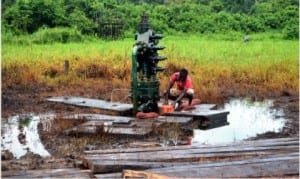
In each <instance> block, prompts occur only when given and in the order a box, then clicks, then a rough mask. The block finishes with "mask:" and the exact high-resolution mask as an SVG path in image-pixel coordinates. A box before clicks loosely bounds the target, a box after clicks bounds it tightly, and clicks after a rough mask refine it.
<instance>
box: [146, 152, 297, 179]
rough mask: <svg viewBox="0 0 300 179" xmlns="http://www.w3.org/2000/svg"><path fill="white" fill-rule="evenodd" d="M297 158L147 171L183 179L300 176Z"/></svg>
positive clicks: (278, 158) (265, 159)
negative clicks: (200, 178)
mask: <svg viewBox="0 0 300 179" xmlns="http://www.w3.org/2000/svg"><path fill="white" fill-rule="evenodd" d="M297 156H299V153H297V154H296V155H291V156H287V157H271V158H264V159H259V160H258V159H250V160H244V161H231V162H219V163H211V164H198V165H189V166H182V167H170V168H162V169H149V170H146V171H149V172H153V173H157V174H163V175H168V176H173V177H182V178H185V177H187V178H199V177H205V178H207V177H213V178H223V177H274V176H286V175H299V159H298V158H297ZM267 157H270V156H267Z"/></svg>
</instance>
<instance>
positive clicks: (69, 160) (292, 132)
mask: <svg viewBox="0 0 300 179" xmlns="http://www.w3.org/2000/svg"><path fill="white" fill-rule="evenodd" d="M62 95H66V96H68V95H72V96H81V97H89V98H95V99H106V100H107V99H108V96H107V95H106V94H104V93H99V92H98V89H97V86H94V87H89V88H88V89H85V88H81V87H80V86H68V87H66V86H61V87H51V86H46V85H43V84H36V85H32V86H27V87H26V88H24V86H23V87H22V86H10V87H7V86H5V87H4V88H3V87H2V99H1V100H2V109H1V110H2V120H4V119H6V118H8V117H10V116H13V115H17V114H26V113H34V114H42V113H49V112H52V113H56V114H60V113H61V114H63V113H68V114H72V113H73V114H78V113H102V112H103V111H100V110H97V109H92V108H80V107H75V106H71V105H64V104H59V103H51V102H47V101H45V99H46V98H47V97H54V96H62ZM223 95H224V100H223V101H220V104H222V103H224V102H225V101H226V98H227V97H228V99H229V97H232V91H228V94H227V95H226V92H224V93H223ZM259 98H260V99H263V98H264V97H259ZM268 98H269V97H268ZM269 99H270V98H269ZM271 99H274V101H275V102H274V108H278V109H283V110H284V112H285V116H284V117H285V118H286V119H287V123H286V125H285V127H284V128H283V130H282V131H281V132H279V133H274V132H268V133H265V134H262V135H258V136H256V137H255V138H253V139H254V140H255V139H262V138H280V137H299V95H298V94H293V93H290V92H283V93H282V94H281V95H280V96H277V97H273V98H271ZM254 100H256V99H254ZM56 122H57V123H59V122H61V123H63V122H64V121H62V120H57V121H56ZM81 122H83V121H81ZM64 125H65V127H70V126H72V125H74V126H75V125H78V122H76V123H72V122H71V123H68V124H64ZM63 130H64V127H61V128H55V129H53V130H52V131H44V130H43V129H42V126H39V131H40V138H41V141H42V142H43V144H44V146H45V149H46V150H48V152H49V153H50V154H51V157H47V158H41V157H40V156H38V155H35V154H32V153H30V152H29V153H28V154H26V155H25V156H23V157H21V159H18V160H17V159H15V158H14V157H13V156H12V155H11V154H10V153H9V152H8V151H2V171H4V170H23V169H42V168H62V167H64V168H68V167H76V166H77V167H78V166H80V162H79V161H80V159H81V156H82V153H83V151H84V150H89V149H111V148H124V147H130V144H131V143H133V142H135V141H141V142H142V141H148V142H153V143H155V142H157V141H158V138H157V137H156V136H148V137H145V138H130V137H126V136H108V135H106V134H98V135H93V136H76V135H73V136H70V135H64V134H63Z"/></svg>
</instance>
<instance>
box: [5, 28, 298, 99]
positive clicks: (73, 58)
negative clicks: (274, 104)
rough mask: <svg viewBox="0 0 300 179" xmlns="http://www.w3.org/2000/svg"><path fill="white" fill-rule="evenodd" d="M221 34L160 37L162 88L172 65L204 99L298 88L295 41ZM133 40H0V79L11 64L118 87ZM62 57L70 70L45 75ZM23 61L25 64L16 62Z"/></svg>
mask: <svg viewBox="0 0 300 179" xmlns="http://www.w3.org/2000/svg"><path fill="white" fill-rule="evenodd" d="M224 36H225V35H215V36H201V35H177V36H166V37H165V38H164V39H162V40H161V41H160V44H161V45H163V46H165V47H166V49H164V50H163V51H161V52H160V54H161V55H164V56H167V57H168V59H167V60H166V61H163V62H160V66H165V67H168V70H167V72H165V73H162V74H161V75H160V77H161V79H162V80H161V81H162V83H161V84H162V85H161V86H162V88H163V87H164V86H166V83H167V81H168V75H169V74H170V73H171V72H172V71H174V70H176V69H179V68H182V67H185V68H187V69H188V70H189V71H190V74H191V76H192V78H193V80H194V86H195V89H196V90H197V91H198V95H199V96H200V97H201V98H205V99H207V100H208V101H214V100H218V99H219V98H222V97H224V96H226V95H256V94H262V95H268V96H278V95H280V94H282V93H283V91H292V92H293V93H295V94H296V93H298V91H299V79H298V78H299V76H298V74H299V43H298V41H289V40H282V39H281V38H279V37H278V36H277V35H276V34H275V35H272V34H253V35H250V41H249V42H244V41H243V36H242V35H240V34H238V35H237V37H235V38H234V39H230V40H229V39H226V38H223V37H224ZM277 37H278V38H277ZM134 43H135V42H134V39H133V38H126V39H123V40H116V41H105V40H95V39H93V40H90V41H83V42H80V43H79V42H70V43H52V44H34V43H31V44H28V45H24V44H17V43H8V44H5V43H3V44H2V69H4V72H5V73H2V74H3V78H2V79H3V81H2V84H3V83H4V84H5V83H9V81H10V82H11V83H13V80H8V79H11V78H13V77H10V74H13V73H12V71H13V69H26V73H25V74H27V76H29V77H30V78H34V79H35V80H42V81H45V82H46V83H47V82H51V83H54V84H56V83H57V84H60V83H63V84H70V83H84V82H87V81H86V80H87V79H93V78H95V77H99V78H103V80H107V81H108V82H109V83H111V84H116V86H118V87H122V85H123V86H126V87H129V86H130V73H131V51H132V47H133V45H134ZM64 60H69V61H70V74H69V76H68V77H66V76H62V75H54V77H51V78H49V77H48V76H47V74H48V72H49V71H50V73H51V72H55V74H56V73H57V74H62V71H63V62H64ZM21 65H24V66H26V68H15V66H21ZM11 67H14V68H11ZM103 72H105V73H103ZM20 74H22V73H20ZM103 74H104V76H103ZM105 75H107V77H108V78H106V76H105ZM20 78H26V75H23V76H21V77H20ZM24 80H25V81H26V79H24ZM95 80H97V79H95ZM103 90H104V89H103Z"/></svg>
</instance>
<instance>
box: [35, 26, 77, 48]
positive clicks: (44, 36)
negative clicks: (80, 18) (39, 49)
mask: <svg viewBox="0 0 300 179" xmlns="http://www.w3.org/2000/svg"><path fill="white" fill-rule="evenodd" d="M32 39H33V43H38V44H44V43H54V42H60V43H67V42H80V41H83V36H82V34H81V33H80V32H79V31H78V30H76V29H72V28H62V27H57V28H45V27H43V28H40V29H39V30H38V31H37V32H35V33H34V34H32Z"/></svg>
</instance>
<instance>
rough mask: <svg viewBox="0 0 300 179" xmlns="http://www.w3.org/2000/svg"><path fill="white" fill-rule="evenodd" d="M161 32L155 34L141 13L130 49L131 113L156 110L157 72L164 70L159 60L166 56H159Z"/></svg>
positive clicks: (158, 83) (158, 94)
mask: <svg viewBox="0 0 300 179" xmlns="http://www.w3.org/2000/svg"><path fill="white" fill-rule="evenodd" d="M162 38H163V36H162V35H161V34H156V33H155V32H154V31H153V30H152V29H151V25H150V23H149V22H148V16H147V14H145V13H144V14H143V15H142V18H141V22H140V24H139V29H138V33H137V34H136V36H135V40H136V43H135V45H134V47H133V49H132V85H131V87H132V88H131V98H132V103H133V113H134V114H135V113H136V112H138V111H142V112H157V111H158V104H157V103H158V101H159V100H160V93H159V85H160V81H159V79H158V78H157V72H161V71H163V70H164V68H162V67H158V66H157V64H158V62H159V61H162V60H165V59H166V57H163V56H159V55H158V50H162V49H164V48H165V47H163V46H158V43H159V40H160V39H162Z"/></svg>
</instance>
